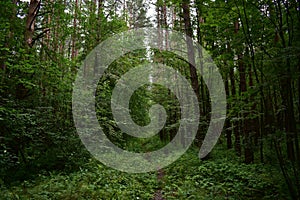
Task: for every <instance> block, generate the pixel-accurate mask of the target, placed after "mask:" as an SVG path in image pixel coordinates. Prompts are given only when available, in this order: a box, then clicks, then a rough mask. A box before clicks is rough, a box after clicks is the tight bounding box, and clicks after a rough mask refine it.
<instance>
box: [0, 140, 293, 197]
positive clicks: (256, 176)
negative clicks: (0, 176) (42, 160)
mask: <svg viewBox="0 0 300 200" xmlns="http://www.w3.org/2000/svg"><path fill="white" fill-rule="evenodd" d="M224 148H225V147H223V146H222V145H217V146H216V147H215V149H214V150H213V152H212V153H211V155H210V158H209V159H208V160H205V161H200V160H199V158H198V150H199V149H198V148H195V147H191V148H190V149H189V150H188V151H187V152H186V153H185V154H184V155H183V156H182V157H181V158H180V159H178V160H177V161H176V162H174V163H173V164H171V165H169V166H168V167H166V168H164V169H161V170H158V171H157V172H150V173H143V174H128V173H124V172H120V171H117V170H114V169H111V168H108V167H106V166H104V165H102V164H101V163H100V162H98V161H96V160H94V159H92V158H91V159H89V162H87V163H85V164H83V165H82V166H81V167H79V170H77V171H74V172H70V173H66V172H59V171H54V172H44V173H38V174H37V175H36V176H35V178H32V179H29V180H24V181H22V182H16V183H14V184H12V185H9V186H7V185H5V184H4V183H1V188H0V189H1V194H0V199H47V200H48V199H154V200H163V199H288V198H286V197H285V196H286V193H285V191H286V188H284V181H283V179H282V178H280V177H281V175H280V174H279V173H280V171H279V170H278V167H276V166H272V165H267V164H264V165H263V164H251V165H246V164H243V163H242V161H241V160H239V158H238V157H237V156H235V155H234V152H233V151H230V150H229V151H228V150H226V151H225V149H224Z"/></svg>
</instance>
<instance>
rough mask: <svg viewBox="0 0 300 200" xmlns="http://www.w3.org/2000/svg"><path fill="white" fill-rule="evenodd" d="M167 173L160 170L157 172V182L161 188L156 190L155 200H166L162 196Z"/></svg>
mask: <svg viewBox="0 0 300 200" xmlns="http://www.w3.org/2000/svg"><path fill="white" fill-rule="evenodd" d="M165 175H166V174H165V171H164V170H163V169H159V170H157V181H158V183H159V185H160V186H159V188H158V189H157V190H156V192H155V193H154V197H153V200H165V199H164V198H163V194H162V185H163V182H164V181H163V178H164V177H165Z"/></svg>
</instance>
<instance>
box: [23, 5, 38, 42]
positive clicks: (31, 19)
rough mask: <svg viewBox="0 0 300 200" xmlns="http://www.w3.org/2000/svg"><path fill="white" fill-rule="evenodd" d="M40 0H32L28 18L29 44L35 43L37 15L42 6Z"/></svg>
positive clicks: (26, 36)
mask: <svg viewBox="0 0 300 200" xmlns="http://www.w3.org/2000/svg"><path fill="white" fill-rule="evenodd" d="M40 3H41V2H40V0H30V4H29V10H28V15H27V19H26V30H25V41H26V43H27V45H28V46H30V47H32V45H33V42H34V41H33V34H34V27H35V21H36V17H37V14H38V11H39V8H40Z"/></svg>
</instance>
